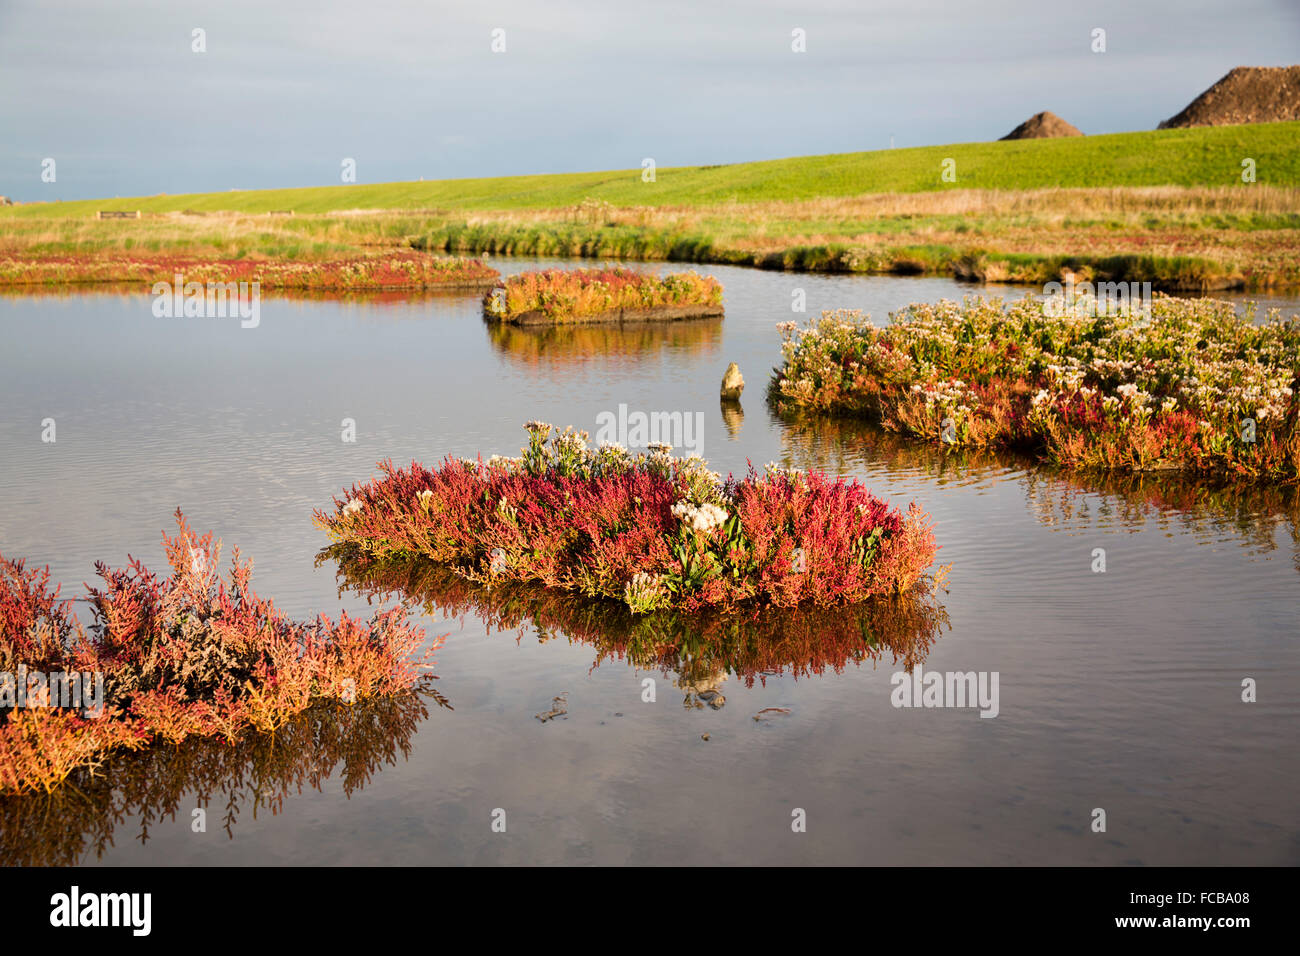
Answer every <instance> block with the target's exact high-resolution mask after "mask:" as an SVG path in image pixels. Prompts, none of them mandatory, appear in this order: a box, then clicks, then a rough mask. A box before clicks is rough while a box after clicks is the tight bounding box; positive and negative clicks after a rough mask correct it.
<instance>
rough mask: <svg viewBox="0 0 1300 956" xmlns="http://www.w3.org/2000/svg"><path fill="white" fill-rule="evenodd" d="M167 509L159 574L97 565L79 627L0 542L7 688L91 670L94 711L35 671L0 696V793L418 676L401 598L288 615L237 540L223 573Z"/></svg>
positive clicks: (272, 722) (41, 579) (233, 733)
mask: <svg viewBox="0 0 1300 956" xmlns="http://www.w3.org/2000/svg"><path fill="white" fill-rule="evenodd" d="M176 522H177V527H178V533H177V535H176V536H175V537H169V536H167V535H164V536H163V545H164V548H165V550H166V554H167V560H168V563H169V564H170V565H171V568H172V574H171V576H170V577H167V578H160V577H158V576H156V575H155V574H154V573H153V572H151V571H149V570H148V569H147V568H145V567H144V565H143V564H141V563H140V562H139V561H138V560H136V559H130V560H129V563H128V565H127V566H126V567H125V568H116V569H111V568H109V567H107V566H106V565H104V564H102V563H101V564H98V565H96V571H97V573H98V575H99V577H100V579H101V581H102V585H101V586H100V587H99V588H90V589H88V590H89V595H88V601H89V603H90V606H91V610H92V612H93V614H94V623H93V624H92V625H91V626H90V627H89V628H84V627H82V625H81V624H80V623H79V622H78V621H77V620H76V619H75V618H74V617H73V616H72V614H71V612H70V602H67V601H60V600H59V597H58V594H59V591H58V588H54V589H51V588H50V587H49V571H48V569H41V570H35V569H32V570H29V569H27V568H26V567H25V566H24V564H23V562H22V561H15V560H10V559H7V558H5V557H3V556H2V555H0V676H3V675H11V676H12V677H13V681H12V682H10V683H9V687H10V690H11V692H12V689H13V688H14V686H15V684H16V680H17V676H18V675H19V674H20V669H21V670H24V671H26V672H29V673H30V672H39V673H42V674H56V673H62V674H71V673H84V674H95V675H100V676H101V677H102V684H101V685H100V686H101V688H102V697H101V698H100V699H99V700H98V701H97V703H98V705H99V706H98V707H97V708H95V710H96V711H97V712H98V713H97V714H96V713H93V712H92V713H88V712H87V711H86V709H85V708H82V709H81V710H74V709H71V708H69V707H59V706H58V704H59V703H60V701H58V700H54V699H52V695H51V694H50V693H49V692H48V691H46V690H42V687H43V685H42V683H40V682H38V683H37V685H36V690H35V692H34V693H32V694H28V695H27V697H28V699H27V701H26V704H27V706H14V703H15V702H14V701H6V703H7V704H8V706H6V707H5V708H4V709H0V792H3V791H25V790H45V791H49V790H51V789H53V788H55V787H56V786H57V785H58V784H59V783H61V782H62V781H63V780H64V779H65V778H66V777H67V776H68V774H69V773H71V772H72V771H73V770H75V769H77V768H78V767H86V766H89V767H91V768H92V769H93V767H94V765H95V764H97V763H98V761H99V760H100V759H101V757H102V755H103V754H104V753H105V752H107V751H109V750H112V749H114V748H117V747H126V748H137V747H141V746H145V745H147V744H149V743H152V742H154V741H159V740H165V741H168V742H171V743H179V742H180V741H182V740H184V739H185V738H187V737H189V736H192V735H201V736H221V737H224V738H226V739H227V740H228V741H232V742H233V741H235V740H236V739H238V738H239V737H240V736H241V735H242V734H244V733H245V732H246V731H249V730H253V731H262V732H270V731H274V730H276V729H277V728H278V727H280V726H281V725H282V724H284V723H285V721H287V720H289V719H290V718H291V717H293V716H294V715H295V714H298V713H301V712H302V711H303V710H305V709H306V708H307V707H309V706H310V705H311V704H312V703H314V702H317V701H320V700H342V701H345V702H349V703H350V702H352V701H354V700H362V699H366V698H372V697H391V696H394V695H397V694H401V693H405V692H408V691H410V690H412V689H413V688H415V687H416V686H417V685H418V684H419V683H420V682H421V679H422V673H421V670H420V668H421V667H422V666H424V664H425V663H426V661H427V656H417V654H418V651H419V648H420V646H421V645H422V644H423V642H424V633H423V631H422V630H420V629H419V628H416V627H413V626H412V625H411V624H409V623H408V622H407V620H406V616H405V611H404V610H403V609H402V608H394V609H391V610H387V611H381V612H378V613H376V614H375V615H373V616H372V617H371V618H370V620H369V621H360V620H357V619H355V618H351V617H349V616H348V615H347V614H346V613H344V614H340V616H339V619H338V620H337V621H332V620H330V619H329V618H328V617H325V616H323V615H322V616H321V617H319V618H317V619H316V620H315V621H312V622H310V623H299V622H296V621H292V620H290V619H288V618H286V617H285V616H284V615H283V614H282V613H281V612H280V611H279V610H278V609H277V608H276V607H275V606H274V605H273V604H272V603H271V602H270V601H269V600H266V599H263V598H259V597H258V596H257V595H256V594H254V593H253V591H252V589H251V587H250V585H249V579H250V576H251V574H252V563H251V562H247V561H245V562H241V561H240V558H239V551H238V549H236V550H235V552H234V555H233V559H232V563H231V569H230V572H229V575H228V577H227V578H226V579H225V580H223V579H222V578H221V577H220V576H219V575H218V574H217V572H216V568H217V562H218V560H219V557H220V543H217V544H215V545H214V544H213V542H212V535H211V534H210V533H209V534H207V535H204V536H202V537H199V536H197V535H196V534H194V532H192V531H191V530H190V529H189V527H188V525H187V524H186V522H185V518H184V516H183V515H182V514H181V513H180V511H179V510H178V511H177V513H176ZM25 689H26V688H24V690H25ZM82 702H83V703H86V701H85V700H84V699H83V701H82ZM19 703H21V702H19ZM42 705H44V706H42Z"/></svg>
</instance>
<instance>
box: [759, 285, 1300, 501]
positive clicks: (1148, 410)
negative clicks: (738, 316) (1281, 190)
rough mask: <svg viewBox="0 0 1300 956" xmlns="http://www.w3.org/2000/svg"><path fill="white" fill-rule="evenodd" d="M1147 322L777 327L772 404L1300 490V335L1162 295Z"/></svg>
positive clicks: (909, 314) (845, 315) (972, 440)
mask: <svg viewBox="0 0 1300 956" xmlns="http://www.w3.org/2000/svg"><path fill="white" fill-rule="evenodd" d="M1150 311H1151V314H1150V316H1144V315H1141V314H1137V313H1134V312H1124V313H1119V314H1096V310H1088V309H1080V310H1078V311H1077V312H1070V311H1067V313H1066V314H1065V315H1061V316H1049V315H1046V314H1045V313H1044V309H1043V303H1042V302H1041V301H1037V300H1034V299H1032V298H1028V297H1027V298H1026V299H1024V300H1022V301H1019V302H1015V303H1012V304H1009V305H1008V304H1005V303H1004V302H1003V301H1002V300H1000V299H995V300H985V299H973V300H972V299H968V300H967V301H966V302H965V303H964V304H962V305H958V304H956V303H953V302H947V301H945V302H941V303H939V304H938V305H913V306H910V307H909V308H907V309H906V310H904V311H902V312H900V313H898V314H896V315H894V316H893V322H892V323H891V324H889V325H887V326H885V327H883V328H878V327H876V326H874V325H872V324H871V323H870V322H869V321H868V320H866V319H865V318H864V317H863V316H862V315H861V313H858V312H848V311H839V312H827V313H823V315H822V317H821V318H820V319H819V320H814V321H813V322H811V323H810V324H809V326H808V327H806V328H802V329H799V328H796V327H795V326H794V323H784V324H783V325H782V326H781V327H780V328H781V332H782V336H783V339H784V344H783V346H782V352H783V357H784V363H783V365H782V367H781V368H779V369H778V370H777V371H776V374H775V376H774V378H773V380H772V383H771V386H770V389H769V396H770V398H771V399H772V400H773V401H774V402H775V403H776V405H777V406H778V408H780V409H782V410H802V409H807V410H815V411H828V412H837V413H847V414H852V415H862V416H865V417H868V418H873V419H876V420H879V421H880V422H881V423H882V424H883V425H884V426H885V427H886V428H889V429H892V430H895V431H899V432H903V433H906V434H910V435H913V436H916V437H924V438H929V439H931V440H939V441H943V442H945V443H950V444H954V445H967V446H976V447H983V446H989V447H999V446H1000V447H1017V448H1022V449H1027V450H1030V451H1033V452H1035V453H1037V454H1039V455H1040V456H1042V457H1043V458H1045V459H1047V460H1048V461H1051V462H1053V463H1056V464H1060V465H1064V466H1068V467H1077V468H1096V469H1106V470H1115V471H1130V472H1140V471H1153V470H1186V471H1189V472H1192V473H1198V474H1207V475H1209V474H1218V475H1228V476H1233V477H1241V478H1247V479H1257V480H1270V481H1290V482H1294V481H1296V480H1297V477H1298V470H1300V469H1298V466H1300V438H1298V437H1297V430H1296V421H1297V406H1296V401H1297V397H1296V389H1297V387H1300V385H1298V383H1297V376H1298V375H1300V323H1297V321H1296V320H1295V319H1294V318H1293V319H1290V320H1287V321H1283V320H1282V319H1281V318H1280V317H1279V316H1278V315H1277V314H1276V313H1274V314H1272V315H1270V317H1269V320H1268V321H1267V322H1265V323H1263V324H1258V325H1257V324H1255V323H1254V322H1253V314H1248V315H1246V316H1239V315H1237V314H1236V312H1235V311H1234V310H1233V307H1232V305H1231V303H1228V302H1218V301H1212V300H1204V299H1198V300H1192V299H1175V298H1169V297H1165V296H1157V297H1156V298H1155V300H1154V302H1153V303H1152V306H1151V310H1150Z"/></svg>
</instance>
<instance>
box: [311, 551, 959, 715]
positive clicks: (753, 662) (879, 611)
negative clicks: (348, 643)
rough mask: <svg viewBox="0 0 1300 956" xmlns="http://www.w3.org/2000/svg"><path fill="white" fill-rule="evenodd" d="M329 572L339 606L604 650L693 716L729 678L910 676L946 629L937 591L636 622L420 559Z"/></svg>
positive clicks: (595, 603)
mask: <svg viewBox="0 0 1300 956" xmlns="http://www.w3.org/2000/svg"><path fill="white" fill-rule="evenodd" d="M330 561H334V562H337V565H338V569H337V576H338V580H339V591H340V594H342V593H344V592H347V591H352V592H355V593H359V594H361V595H363V596H365V597H366V599H367V600H368V601H370V602H372V603H382V602H385V601H389V600H399V601H404V602H406V603H407V604H409V605H413V606H416V607H419V608H420V609H421V610H423V611H424V613H426V614H429V615H431V616H436V615H442V616H447V617H461V616H463V615H466V614H473V615H475V616H476V617H478V618H480V619H481V620H482V621H483V622H484V624H485V626H486V627H487V629H488V630H489V631H491V630H502V631H510V630H513V631H516V632H517V633H518V635H519V637H520V638H521V639H522V638H523V637H524V636H525V634H526V632H528V631H529V630H531V631H532V632H533V633H534V634H536V636H537V639H538V641H539V642H542V643H545V642H546V641H550V640H555V639H558V638H564V639H567V640H568V641H569V642H574V641H577V642H581V643H583V644H589V645H591V646H592V647H594V648H595V650H596V656H595V659H594V660H593V662H592V667H599V666H600V665H601V664H602V663H605V662H606V661H613V660H620V661H624V662H626V663H627V664H628V665H630V666H632V667H635V668H638V669H645V670H658V671H661V672H662V673H663V674H664V675H665V676H669V677H672V678H673V679H674V683H675V684H676V685H677V686H678V687H679V688H681V689H682V691H683V692H684V695H685V703H686V704H687V705H688V706H691V705H696V704H698V705H700V706H702V705H703V704H704V703H709V704H710V705H711V706H713V707H715V708H716V707H718V706H721V704H720V703H717V702H715V696H714V695H717V694H718V692H719V689H720V687H721V685H722V683H723V682H724V681H725V680H727V679H728V678H729V677H730V676H733V675H734V676H735V677H737V678H739V679H740V680H741V681H742V682H743V683H744V684H745V686H746V687H752V686H753V685H754V684H755V682H758V683H760V684H762V683H765V682H766V679H767V678H768V677H774V676H777V675H781V674H788V675H790V676H792V677H794V678H795V679H798V678H800V677H811V676H813V675H817V674H823V673H825V672H826V671H827V670H830V671H832V672H834V673H839V672H841V671H843V670H844V669H845V668H846V667H847V666H848V665H850V664H853V665H855V666H856V665H861V664H864V663H867V662H870V663H871V664H872V665H873V666H874V664H875V663H876V662H877V661H879V660H881V659H882V658H883V657H884V655H885V654H886V653H888V654H889V655H890V659H891V660H890V662H891V663H892V664H894V665H898V664H900V663H901V665H902V666H903V667H904V668H905V669H906V670H908V671H911V670H912V668H913V667H915V666H916V665H917V664H920V663H922V662H924V660H925V658H926V655H927V654H928V653H929V651H930V648H931V647H932V646H933V644H934V642H935V641H936V640H937V639H938V638H939V637H940V635H941V634H942V633H943V631H944V630H946V629H948V628H949V626H950V625H949V623H948V612H947V611H946V610H945V609H944V607H943V605H942V604H941V603H940V602H939V600H938V598H937V595H936V594H935V593H934V591H933V590H929V591H925V592H917V593H914V594H912V595H910V596H908V597H905V598H898V599H888V600H879V601H871V602H865V603H862V604H858V605H853V606H849V607H839V608H817V609H800V610H784V609H766V610H761V611H759V610H748V611H744V612H737V613H731V614H722V613H716V612H715V613H707V612H701V613H695V614H686V613H681V612H675V611H663V612H657V613H654V614H643V615H637V614H632V613H631V612H630V611H629V610H628V609H627V607H626V606H625V605H623V604H620V603H617V602H613V601H602V600H592V599H586V598H582V597H580V596H577V595H574V594H572V593H569V592H564V591H559V590H556V589H552V588H545V587H540V586H537V585H532V584H521V583H517V582H511V583H507V584H503V585H497V586H494V587H491V588H486V587H483V586H481V585H478V584H475V583H473V582H470V581H466V580H465V579H464V578H461V577H459V576H457V575H456V574H455V573H453V572H452V571H450V570H448V569H447V568H445V567H443V566H441V565H438V564H435V563H433V562H430V561H425V560H420V559H411V560H388V561H378V560H374V559H372V558H369V557H367V556H365V555H362V554H360V553H359V552H357V551H355V550H354V549H351V548H348V547H346V546H339V545H335V546H332V547H329V548H326V549H325V550H324V551H322V552H321V553H320V554H319V555H318V556H317V562H318V564H321V563H326V562H330ZM452 694H453V696H454V689H453V690H452Z"/></svg>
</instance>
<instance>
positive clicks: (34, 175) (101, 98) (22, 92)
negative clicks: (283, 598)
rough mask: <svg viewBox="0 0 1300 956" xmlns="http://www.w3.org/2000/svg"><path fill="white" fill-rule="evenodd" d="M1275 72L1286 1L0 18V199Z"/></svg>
mask: <svg viewBox="0 0 1300 956" xmlns="http://www.w3.org/2000/svg"><path fill="white" fill-rule="evenodd" d="M1098 27H1100V28H1103V29H1105V30H1106V52H1105V53H1093V52H1092V49H1091V46H1092V42H1093V41H1092V31H1093V29H1094V28H1098ZM195 28H202V29H203V30H204V31H205V32H206V46H207V52H205V53H195V52H193V51H192V49H191V47H192V42H193V41H192V31H193V30H194V29H195ZM494 28H501V29H503V30H504V31H505V45H506V50H505V52H504V53H493V52H492V50H491V44H492V36H491V34H492V31H493V29H494ZM795 28H801V29H803V30H804V31H806V35H807V41H806V42H807V52H805V53H794V52H793V51H792V50H791V31H792V30H794V29H795ZM1297 62H1300V0H1088V2H1086V3H1085V2H1076V0H985V2H977V0H965V2H957V0H887V2H886V0H878V2H872V0H859V2H850V0H797V2H796V0H791V2H785V3H778V2H772V0H737V2H725V3H724V2H721V0H643V2H637V3H631V2H625V0H502V2H491V0H473V2H462V3H455V4H452V3H442V2H438V0H426V2H416V0H409V2H408V0H365V2H362V0H356V2H334V0H284V2H276V0H210V2H199V3H194V2H186V0H152V2H146V0H73V2H64V0H39V2H38V0H0V131H3V132H2V134H0V194H5V195H9V196H11V197H14V198H16V199H19V200H30V199H76V198H89V197H107V196H117V195H121V196H128V195H142V194H143V195H148V194H153V193H159V192H166V193H181V192H201V191H214V190H226V189H231V188H243V189H253V188H262V187H274V186H310V185H327V184H332V183H337V182H339V173H340V162H341V160H342V159H343V158H344V157H352V158H355V160H356V163H357V179H358V181H360V182H388V181H393V180H410V179H417V178H419V177H421V176H423V177H425V178H426V179H433V178H448V177H466V176H485V175H504V174H513V173H534V172H570V171H578V170H595V169H628V168H633V167H639V166H640V164H641V160H642V159H643V158H644V157H653V158H654V160H655V162H656V163H657V164H658V165H659V166H660V167H664V166H679V165H693V164H709V163H729V162H737V161H743V160H750V159H768V158H774V157H781V156H796V155H802V154H814V153H834V152H851V151H856V150H868V149H880V148H885V147H888V146H889V143H890V137H891V136H893V137H894V142H895V144H896V145H898V146H916V145H929V144H935V143H954V142H968V141H972V140H987V139H996V138H997V137H999V136H1001V135H1003V134H1005V133H1006V132H1008V131H1009V130H1010V129H1011V128H1012V127H1014V126H1015V125H1016V124H1017V123H1019V122H1021V121H1022V120H1024V119H1026V118H1027V117H1029V116H1030V115H1031V114H1033V113H1036V112H1038V111H1039V110H1044V109H1048V110H1052V111H1053V112H1055V113H1058V114H1059V115H1061V116H1062V117H1063V118H1064V119H1066V120H1068V121H1069V122H1071V123H1073V124H1074V125H1076V126H1078V127H1079V128H1080V129H1081V130H1083V132H1085V133H1088V134H1095V133H1108V132H1120V131H1124V130H1138V129H1151V128H1154V127H1155V125H1156V124H1157V123H1158V122H1159V121H1160V120H1162V119H1166V118H1168V117H1170V116H1172V115H1174V114H1175V113H1177V112H1178V111H1179V110H1180V109H1182V107H1183V106H1185V105H1186V104H1187V103H1188V102H1189V101H1190V100H1192V99H1193V98H1194V97H1195V96H1196V95H1197V94H1199V93H1200V92H1201V91H1202V90H1204V89H1205V88H1206V87H1208V86H1209V85H1210V84H1212V83H1213V82H1214V81H1215V80H1217V79H1218V78H1219V77H1220V76H1222V75H1223V74H1224V73H1226V72H1227V71H1228V70H1229V69H1231V68H1232V67H1234V66H1238V65H1250V66H1280V65H1285V64H1290V63H1297ZM46 157H53V158H54V159H55V160H56V163H57V166H56V170H57V180H56V182H54V183H43V182H42V181H41V163H42V160H43V159H44V158H46Z"/></svg>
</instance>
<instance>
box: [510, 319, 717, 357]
mask: <svg viewBox="0 0 1300 956" xmlns="http://www.w3.org/2000/svg"><path fill="white" fill-rule="evenodd" d="M484 325H485V326H486V327H487V334H488V340H489V341H490V342H491V343H492V347H493V348H494V349H495V350H496V351H497V352H498V353H499V354H501V355H503V356H505V357H506V358H507V359H509V360H510V361H511V362H513V363H515V364H518V365H521V366H524V367H525V368H546V369H551V370H555V369H560V368H565V367H570V366H582V365H587V364H589V363H591V362H592V361H593V360H596V359H599V360H600V361H602V362H611V361H612V362H619V361H623V362H626V363H627V364H628V365H630V366H636V365H638V364H639V360H641V359H644V358H645V357H647V356H648V355H654V354H658V353H661V352H664V351H671V352H678V353H686V354H688V355H695V356H702V355H712V354H714V353H716V352H717V351H718V349H719V348H720V347H721V344H722V320H721V319H689V320H683V321H680V322H629V323H627V324H625V325H624V324H600V323H592V324H586V325H556V326H550V327H541V328H538V327H525V326H516V325H510V324H509V323H506V322H486V321H485V322H484Z"/></svg>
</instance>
